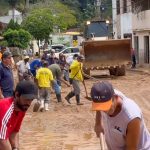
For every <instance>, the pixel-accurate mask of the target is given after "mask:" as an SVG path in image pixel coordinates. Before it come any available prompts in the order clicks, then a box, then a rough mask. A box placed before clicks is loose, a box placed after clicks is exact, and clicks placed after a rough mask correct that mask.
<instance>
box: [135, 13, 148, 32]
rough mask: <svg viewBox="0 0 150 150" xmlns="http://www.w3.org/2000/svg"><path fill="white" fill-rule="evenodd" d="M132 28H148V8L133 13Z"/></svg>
mask: <svg viewBox="0 0 150 150" xmlns="http://www.w3.org/2000/svg"><path fill="white" fill-rule="evenodd" d="M132 19H133V30H145V29H146V30H148V29H149V30H150V10H146V11H143V12H140V13H138V14H133V17H132Z"/></svg>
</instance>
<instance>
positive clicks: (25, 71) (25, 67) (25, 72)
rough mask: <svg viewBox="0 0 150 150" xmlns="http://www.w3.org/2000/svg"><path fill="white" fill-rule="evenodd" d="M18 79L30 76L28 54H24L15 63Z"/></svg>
mask: <svg viewBox="0 0 150 150" xmlns="http://www.w3.org/2000/svg"><path fill="white" fill-rule="evenodd" d="M17 68H18V75H19V81H22V80H24V79H25V78H29V76H31V75H32V74H31V72H30V64H29V56H25V57H24V60H20V61H19V62H18V63H17Z"/></svg>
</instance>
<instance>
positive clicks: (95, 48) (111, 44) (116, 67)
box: [83, 39, 131, 76]
mask: <svg viewBox="0 0 150 150" xmlns="http://www.w3.org/2000/svg"><path fill="white" fill-rule="evenodd" d="M83 54H84V56H85V62H84V72H85V73H86V74H88V75H90V72H91V70H100V69H108V70H109V73H110V75H114V76H124V75H125V74H126V65H128V64H129V63H130V62H131V39H108V40H99V41H98V40H87V41H85V42H84V43H83Z"/></svg>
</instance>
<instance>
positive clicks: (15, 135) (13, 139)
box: [9, 132, 19, 148]
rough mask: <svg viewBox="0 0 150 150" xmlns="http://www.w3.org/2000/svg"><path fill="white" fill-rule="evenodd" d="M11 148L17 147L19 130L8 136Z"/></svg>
mask: <svg viewBox="0 0 150 150" xmlns="http://www.w3.org/2000/svg"><path fill="white" fill-rule="evenodd" d="M9 141H10V144H11V147H12V148H19V132H13V133H12V134H11V136H10V138H9Z"/></svg>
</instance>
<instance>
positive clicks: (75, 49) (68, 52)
mask: <svg viewBox="0 0 150 150" xmlns="http://www.w3.org/2000/svg"><path fill="white" fill-rule="evenodd" d="M60 53H63V54H64V55H65V56H66V57H68V56H73V55H74V54H80V50H79V48H78V47H67V48H65V49H63V50H62V51H60V52H55V55H56V57H57V58H59V54H60Z"/></svg>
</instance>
